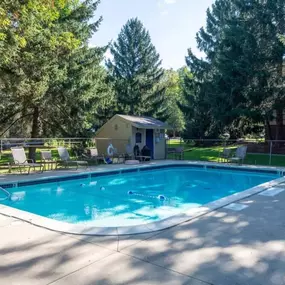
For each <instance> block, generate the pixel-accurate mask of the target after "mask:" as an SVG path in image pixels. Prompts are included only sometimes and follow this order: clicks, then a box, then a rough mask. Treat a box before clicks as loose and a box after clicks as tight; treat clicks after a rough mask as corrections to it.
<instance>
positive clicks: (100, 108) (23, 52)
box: [0, 0, 112, 157]
mask: <svg viewBox="0 0 285 285" xmlns="http://www.w3.org/2000/svg"><path fill="white" fill-rule="evenodd" d="M7 3H8V4H7ZM98 4H99V1H96V0H85V1H73V0H48V1H40V0H30V1H19V0H16V1H4V3H2V2H1V3H0V18H1V15H4V21H0V55H1V60H0V71H1V72H0V94H1V97H4V100H1V105H0V113H1V116H0V121H1V123H2V124H1V126H3V125H4V124H6V125H7V127H5V129H4V132H5V131H6V130H7V129H8V128H10V127H11V126H12V125H15V126H16V125H17V124H18V123H20V122H21V123H25V129H28V126H30V128H31V130H29V131H30V135H31V137H39V136H42V135H43V134H45V135H48V134H49V135H50V134H57V135H75V134H77V135H83V134H86V130H88V129H91V128H92V127H93V124H94V125H99V124H101V119H100V118H99V117H100V116H101V115H102V114H100V113H102V112H103V113H104V112H105V113H106V109H108V106H110V104H111V102H110V101H112V98H111V97H112V92H111V91H110V88H109V86H108V85H107V75H106V72H105V70H104V68H103V67H101V66H100V62H101V61H102V59H103V54H104V51H105V50H106V48H93V49H90V48H88V40H89V39H90V38H91V36H92V35H93V34H94V33H95V32H96V31H97V29H98V27H99V25H100V22H101V18H99V20H97V21H94V20H93V19H94V13H95V12H96V9H97V6H98ZM6 18H7V19H8V20H6ZM3 23H4V24H3ZM13 45H15V47H13ZM10 46H11V47H12V48H11V51H12V54H9V53H7V50H9V47H10ZM5 98H6V99H5ZM3 103H4V104H3ZM2 104H3V105H2ZM21 135H23V134H21ZM34 153H35V148H32V149H31V150H30V157H32V156H34Z"/></svg>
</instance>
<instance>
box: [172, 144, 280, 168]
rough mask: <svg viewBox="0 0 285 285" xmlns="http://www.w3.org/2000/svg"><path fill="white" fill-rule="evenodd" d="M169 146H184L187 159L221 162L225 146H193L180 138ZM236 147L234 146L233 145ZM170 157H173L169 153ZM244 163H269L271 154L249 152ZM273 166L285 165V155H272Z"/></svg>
mask: <svg viewBox="0 0 285 285" xmlns="http://www.w3.org/2000/svg"><path fill="white" fill-rule="evenodd" d="M168 146H169V147H178V146H183V147H184V149H185V150H189V151H186V152H185V154H184V159H185V160H198V161H213V162H219V157H220V153H221V152H222V151H223V148H224V147H223V146H213V147H193V146H191V145H187V144H185V143H180V141H179V140H171V141H170V142H169V143H168ZM233 148H234V147H233ZM168 158H170V159H171V158H173V155H171V154H170V155H169V156H168ZM244 164H252V165H269V154H250V153H249V154H247V155H246V158H245V160H244ZM271 165H272V166H285V155H284V156H283V155H272V161H271Z"/></svg>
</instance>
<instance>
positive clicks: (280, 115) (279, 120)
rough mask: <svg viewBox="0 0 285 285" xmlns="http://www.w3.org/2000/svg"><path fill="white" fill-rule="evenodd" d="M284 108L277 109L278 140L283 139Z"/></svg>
mask: <svg viewBox="0 0 285 285" xmlns="http://www.w3.org/2000/svg"><path fill="white" fill-rule="evenodd" d="M283 138H284V135H283V109H278V110H276V140H283Z"/></svg>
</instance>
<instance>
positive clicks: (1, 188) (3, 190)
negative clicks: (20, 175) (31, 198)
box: [0, 186, 12, 201]
mask: <svg viewBox="0 0 285 285" xmlns="http://www.w3.org/2000/svg"><path fill="white" fill-rule="evenodd" d="M0 190H1V191H2V192H4V193H5V194H6V195H7V197H6V198H0V201H5V200H8V199H10V198H11V196H12V195H11V193H10V192H9V191H7V190H6V189H4V188H3V187H1V186H0Z"/></svg>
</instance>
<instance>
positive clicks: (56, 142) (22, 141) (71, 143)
mask: <svg viewBox="0 0 285 285" xmlns="http://www.w3.org/2000/svg"><path fill="white" fill-rule="evenodd" d="M94 144H95V142H94V139H91V138H0V152H1V153H2V152H3V151H7V150H10V149H11V147H17V146H18V147H24V148H32V147H34V148H46V149H48V148H54V147H58V146H66V147H69V148H72V147H75V146H80V145H82V146H88V145H94Z"/></svg>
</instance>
